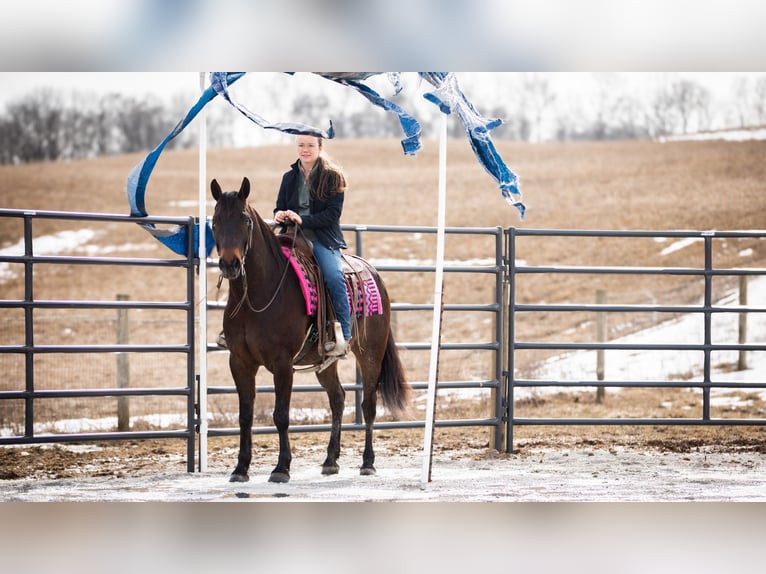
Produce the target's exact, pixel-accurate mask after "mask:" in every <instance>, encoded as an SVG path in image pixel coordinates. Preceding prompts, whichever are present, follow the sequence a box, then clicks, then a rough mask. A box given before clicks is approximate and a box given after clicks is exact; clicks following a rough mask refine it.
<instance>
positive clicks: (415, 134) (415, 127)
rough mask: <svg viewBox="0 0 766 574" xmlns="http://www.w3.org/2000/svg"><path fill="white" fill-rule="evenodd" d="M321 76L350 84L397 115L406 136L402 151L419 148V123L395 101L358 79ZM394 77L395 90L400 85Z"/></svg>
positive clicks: (374, 102)
mask: <svg viewBox="0 0 766 574" xmlns="http://www.w3.org/2000/svg"><path fill="white" fill-rule="evenodd" d="M322 76H323V77H325V78H327V79H331V80H333V81H335V82H337V83H339V84H342V85H344V86H350V87H352V88H354V89H355V90H356V91H357V92H359V93H360V94H362V95H363V96H364V97H365V98H367V99H368V100H369V101H370V102H372V103H373V104H375V105H376V106H378V107H380V108H383V109H384V110H386V111H387V112H392V113H395V114H396V115H398V116H399V123H400V124H401V126H402V129H403V130H404V133H405V135H406V136H407V137H406V138H405V139H403V140H402V149H403V150H404V153H405V154H406V155H415V153H416V152H417V151H418V150H419V149H420V147H421V145H420V123H419V122H418V120H416V119H415V118H413V117H412V116H411V115H410V114H408V113H407V112H405V111H404V110H403V109H402V108H400V107H399V106H397V105H396V104H395V103H393V102H391V101H389V100H387V99H385V98H384V97H382V96H381V95H380V94H378V92H376V91H375V90H373V89H372V88H370V87H369V86H367V85H365V84H363V83H362V82H360V81H357V80H354V79H349V78H347V77H339V76H332V75H331V74H327V73H324V74H322ZM365 77H366V76H365ZM394 78H395V84H394V85H395V87H396V88H397V90H401V85H400V84H399V83H398V76H394Z"/></svg>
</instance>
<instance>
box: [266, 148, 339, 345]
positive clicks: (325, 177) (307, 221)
mask: <svg viewBox="0 0 766 574" xmlns="http://www.w3.org/2000/svg"><path fill="white" fill-rule="evenodd" d="M296 144H297V146H298V159H297V161H296V162H295V163H293V164H292V165H291V166H290V170H289V171H287V172H286V173H285V174H284V175H283V176H282V183H281V185H280V186H279V193H278V194H277V203H276V207H275V208H274V221H276V222H277V223H284V222H287V221H292V222H293V223H295V224H296V225H299V226H300V227H301V230H302V231H303V234H304V235H305V236H306V238H307V239H309V240H310V241H311V243H312V244H313V246H314V258H315V259H316V261H317V264H318V265H319V267H320V268H321V270H322V277H323V278H324V281H325V285H326V286H327V291H328V293H329V295H330V300H331V301H332V304H333V307H334V308H335V314H336V316H337V318H338V321H339V322H340V326H341V329H342V332H343V340H338V341H335V342H332V341H330V342H328V343H327V344H326V345H325V351H328V352H330V353H331V354H333V355H338V356H345V354H346V352H347V350H348V343H349V341H350V340H351V311H350V309H349V305H348V298H347V296H346V282H345V279H344V278H343V268H342V266H341V252H340V250H341V249H346V248H347V247H348V246H347V245H346V241H345V239H344V238H343V232H342V231H341V228H340V216H341V214H342V213H343V199H344V197H345V195H344V193H345V191H346V177H345V176H344V174H343V170H342V169H341V168H340V167H339V166H337V165H335V164H333V163H332V162H331V161H330V160H329V159H328V158H327V157H325V156H324V155H323V154H322V144H323V139H322V138H320V137H315V136H305V135H299V136H297V137H296Z"/></svg>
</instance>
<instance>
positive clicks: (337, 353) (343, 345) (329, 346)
mask: <svg viewBox="0 0 766 574" xmlns="http://www.w3.org/2000/svg"><path fill="white" fill-rule="evenodd" d="M324 351H325V353H326V354H328V355H330V356H332V357H345V356H346V353H347V352H348V343H347V342H346V340H345V339H344V338H343V337H341V338H340V339H338V341H327V342H326V343H325V344H324Z"/></svg>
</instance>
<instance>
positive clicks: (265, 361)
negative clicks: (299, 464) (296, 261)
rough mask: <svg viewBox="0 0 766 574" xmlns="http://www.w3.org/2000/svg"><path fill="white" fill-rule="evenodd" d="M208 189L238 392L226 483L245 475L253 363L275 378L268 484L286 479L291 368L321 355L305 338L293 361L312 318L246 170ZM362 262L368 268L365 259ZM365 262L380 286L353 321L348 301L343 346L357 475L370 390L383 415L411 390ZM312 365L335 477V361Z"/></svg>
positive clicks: (369, 450) (339, 401)
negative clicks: (374, 304)
mask: <svg viewBox="0 0 766 574" xmlns="http://www.w3.org/2000/svg"><path fill="white" fill-rule="evenodd" d="M210 189H211V192H212V195H213V199H215V201H216V204H215V211H214V213H213V221H212V228H213V237H214V238H215V244H216V248H217V251H218V255H219V268H220V272H221V275H222V277H224V278H226V279H228V281H229V299H228V302H227V304H226V309H225V311H224V317H223V331H224V335H225V337H226V342H227V346H228V348H229V368H230V370H231V375H232V377H233V379H234V383H235V385H236V388H237V395H238V398H239V457H238V459H237V466H236V468H235V469H234V471H233V473H232V475H231V477H230V481H231V482H246V481H248V480H249V476H248V471H249V468H250V462H251V460H252V427H253V406H254V402H255V375H256V373H257V372H258V370H259V369H260V367H265V368H266V369H267V370H268V371H269V372H271V373H272V375H273V377H274V390H275V395H276V398H275V404H274V413H273V416H274V425H275V426H276V429H277V431H278V433H279V457H278V459H277V465H276V467H275V468H274V470H273V471H272V472H271V475H270V476H269V481H270V482H280V483H283V482H288V481H289V480H290V462H291V459H292V455H291V451H290V440H289V437H288V426H289V422H290V416H289V409H290V396H291V393H292V386H293V373H294V370H295V365H310V366H317V365H320V364H321V363H322V362H323V359H324V357H322V356H321V355H322V353H320V347H319V345H313V347H311V348H310V350H309V351H308V352H306V353H305V356H303V357H300V358H298V359H296V357H297V356H298V355H299V353H302V348H303V347H304V342H305V340H306V339H307V333H308V332H309V329H310V326H311V323H312V321H315V317H312V316H310V315H309V314H308V313H307V311H306V302H305V298H304V294H303V291H302V289H301V285H300V283H299V279H298V277H297V275H296V274H295V273H293V271H292V270H289V271H288V268H287V266H288V264H289V262H288V260H287V258H286V257H285V255H284V253H283V250H282V245H283V244H282V243H281V242H280V240H279V238H278V237H277V236H276V235H275V234H274V232H273V231H272V229H271V227H270V226H269V225H268V224H267V223H266V222H265V221H264V220H263V219H262V218H261V217H260V216H259V215H258V213H257V212H256V210H255V209H254V208H253V207H252V206H250V205H249V204H248V202H247V198H248V196H249V194H250V181H249V180H248V179H247V178H246V177H245V178H243V180H242V184H241V186H240V188H239V191H227V192H223V191H222V190H221V186H220V185H219V184H218V182H217V181H216V180H215V179H213V180H212V182H211V184H210ZM365 263H366V262H365ZM366 265H368V266H369V264H368V263H366ZM369 267H370V269H371V273H372V277H373V278H374V282H375V285H376V286H377V290H378V291H379V293H380V303H381V304H380V306H379V309H380V311H381V312H380V314H373V315H369V316H363V317H361V318H359V319H358V320H353V319H354V317H353V316H354V314H355V308H358V307H357V305H356V304H352V306H351V309H352V342H351V346H350V348H351V351H352V352H353V354H354V355H355V357H356V361H357V364H358V365H359V369H360V371H361V375H362V379H363V383H364V384H363V389H364V390H363V392H364V395H363V399H362V411H363V414H364V424H365V437H364V452H363V455H362V466H361V468H360V474H361V475H373V474H375V465H374V463H375V452H374V450H373V446H372V442H373V441H372V439H373V424H374V422H375V414H376V406H377V394H378V393H380V395H381V398H382V400H383V404H384V405H385V406H386V407H387V408H388V409H389V410H390V411H391V412H394V413H400V412H401V411H403V410H404V408H405V407H406V404H407V402H408V399H409V394H410V390H411V387H410V386H409V384H408V383H407V381H406V379H405V374H404V369H403V367H402V364H401V361H400V359H399V353H398V351H397V348H396V343H395V342H394V337H393V334H392V332H391V324H390V317H391V305H390V300H389V297H388V294H387V292H386V289H385V286H384V284H383V281H382V280H381V278H380V276H379V275H378V273H377V272H376V271H375V270H374V269H372V266H369ZM320 280H321V279H320ZM354 303H358V302H354ZM321 340H322V339H321V338H320V341H321ZM323 367H325V365H323ZM315 372H316V377H317V379H318V380H319V384H320V385H321V386H322V387H323V388H324V390H325V391H326V392H327V396H328V398H329V403H330V411H331V414H332V426H331V431H330V441H329V444H328V446H327V458H326V459H325V461H324V462H323V463H322V474H336V473H338V471H339V466H338V457H339V456H340V434H341V422H342V417H343V408H344V403H345V390H344V389H343V387H342V386H341V382H340V379H339V377H338V364H337V361H332V362H330V364H329V366H326V368H324V369H323V370H316V371H315Z"/></svg>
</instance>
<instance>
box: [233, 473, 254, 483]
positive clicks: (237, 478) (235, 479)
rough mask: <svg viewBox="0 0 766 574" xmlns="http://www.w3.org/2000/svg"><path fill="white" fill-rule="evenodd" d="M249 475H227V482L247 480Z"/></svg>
mask: <svg viewBox="0 0 766 574" xmlns="http://www.w3.org/2000/svg"><path fill="white" fill-rule="evenodd" d="M248 480H250V477H249V476H248V475H247V474H232V475H231V476H230V477H229V482H247V481H248Z"/></svg>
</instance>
